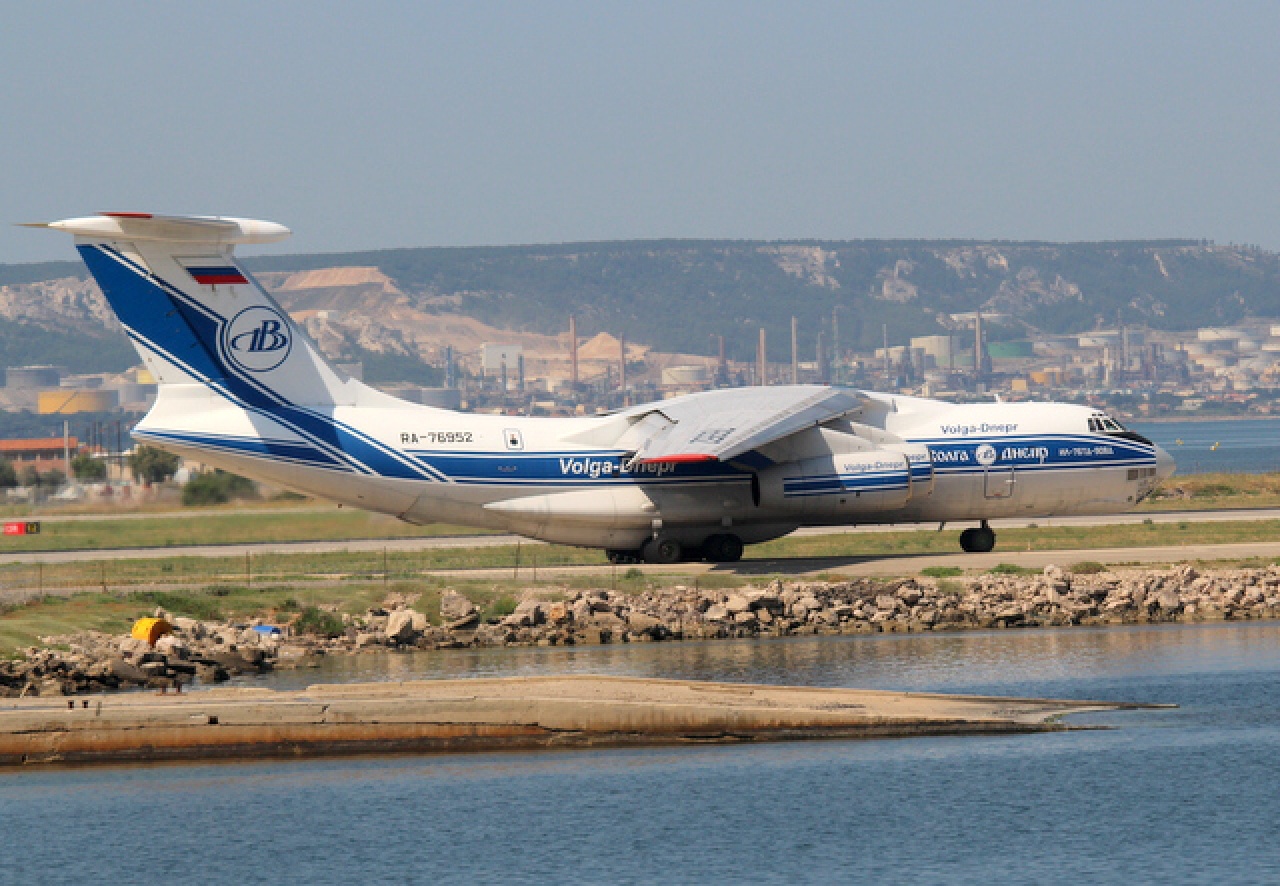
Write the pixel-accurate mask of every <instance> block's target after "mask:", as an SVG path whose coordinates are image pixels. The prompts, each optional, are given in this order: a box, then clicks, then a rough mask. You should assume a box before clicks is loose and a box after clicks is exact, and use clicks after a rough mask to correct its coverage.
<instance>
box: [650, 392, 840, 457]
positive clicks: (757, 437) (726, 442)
mask: <svg viewBox="0 0 1280 886" xmlns="http://www.w3.org/2000/svg"><path fill="white" fill-rule="evenodd" d="M861 408H862V398H861V397H860V396H859V395H858V394H856V393H854V392H852V391H842V390H837V389H835V388H829V387H824V386H819V385H789V386H787V387H777V388H729V389H724V390H718V391H707V392H704V393H701V394H692V395H690V396H688V397H680V398H676V399H674V400H665V401H663V403H662V409H661V416H662V418H663V419H664V420H663V421H656V420H655V421H650V417H651V416H653V415H656V414H658V413H657V411H656V410H655V411H654V412H651V413H648V414H647V415H645V416H644V417H643V418H641V419H640V421H638V422H637V424H636V426H635V427H639V426H641V425H645V429H646V430H647V431H649V432H650V433H648V434H647V435H644V436H643V439H635V440H634V443H635V456H634V461H635V463H636V464H650V463H655V462H676V463H687V462H700V461H728V460H730V459H732V458H735V457H736V456H739V455H742V454H744V453H747V452H750V451H751V450H753V449H756V448H757V447H760V446H764V445H765V444H767V443H772V442H773V441H775V440H779V439H781V438H783V437H787V436H790V435H791V434H794V433H796V432H797V431H802V430H804V429H805V428H809V427H812V426H814V425H818V424H822V423H823V422H826V421H830V420H832V419H835V418H839V417H841V416H844V415H848V414H850V413H852V412H856V411H858V410H859V409H861Z"/></svg>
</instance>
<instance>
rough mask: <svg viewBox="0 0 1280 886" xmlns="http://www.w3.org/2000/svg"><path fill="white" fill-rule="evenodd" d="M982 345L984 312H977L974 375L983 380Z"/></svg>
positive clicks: (974, 321) (974, 333) (974, 340)
mask: <svg viewBox="0 0 1280 886" xmlns="http://www.w3.org/2000/svg"><path fill="white" fill-rule="evenodd" d="M984 350H985V348H983V347H982V314H980V313H979V314H977V315H976V316H975V317H974V320H973V377H974V379H975V380H977V381H982V370H983V368H984V367H983V365H982V364H983V362H984V361H983V356H984V354H983V351H984Z"/></svg>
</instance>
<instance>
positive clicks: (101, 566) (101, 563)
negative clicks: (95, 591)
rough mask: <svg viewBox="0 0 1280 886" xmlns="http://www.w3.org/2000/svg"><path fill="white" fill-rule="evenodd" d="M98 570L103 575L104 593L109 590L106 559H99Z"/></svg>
mask: <svg viewBox="0 0 1280 886" xmlns="http://www.w3.org/2000/svg"><path fill="white" fill-rule="evenodd" d="M98 571H99V572H100V573H101V575H102V593H104V594H105V593H106V592H107V561H106V560H99V561H98Z"/></svg>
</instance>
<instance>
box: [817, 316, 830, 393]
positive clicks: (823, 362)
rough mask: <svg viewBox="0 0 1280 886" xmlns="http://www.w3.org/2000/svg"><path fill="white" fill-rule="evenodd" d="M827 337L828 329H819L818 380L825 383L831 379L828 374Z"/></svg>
mask: <svg viewBox="0 0 1280 886" xmlns="http://www.w3.org/2000/svg"><path fill="white" fill-rule="evenodd" d="M826 339H827V333H826V331H825V330H822V329H819V330H818V351H817V354H816V355H815V356H816V357H817V358H818V381H820V382H822V383H823V384H824V385H825V384H827V383H828V382H829V381H830V377H829V376H828V375H827V353H826V352H827V348H826V343H827V342H826Z"/></svg>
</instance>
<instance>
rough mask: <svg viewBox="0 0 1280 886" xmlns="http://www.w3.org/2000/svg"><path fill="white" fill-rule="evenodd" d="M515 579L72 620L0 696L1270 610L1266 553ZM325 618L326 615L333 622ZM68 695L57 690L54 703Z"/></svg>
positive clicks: (1278, 579) (8, 667)
mask: <svg viewBox="0 0 1280 886" xmlns="http://www.w3.org/2000/svg"><path fill="white" fill-rule="evenodd" d="M554 595H555V592H554V591H548V590H546V589H538V590H537V591H531V592H530V593H529V594H527V595H526V597H525V598H524V599H523V600H522V601H521V602H520V603H519V604H518V605H517V606H516V607H515V610H514V611H513V612H511V613H510V614H508V615H506V616H504V617H502V618H492V619H484V618H482V614H481V611H480V609H479V608H478V607H477V606H476V605H475V603H473V602H472V601H470V600H468V599H467V598H465V597H463V596H462V595H460V594H458V593H456V592H454V591H446V592H445V593H444V594H443V596H442V598H441V601H440V623H439V624H433V623H432V622H431V620H430V619H429V618H428V617H427V615H426V614H425V613H423V612H421V611H419V610H417V609H414V608H413V604H414V603H415V602H417V599H416V598H415V597H414V596H413V595H409V596H407V597H406V596H403V595H397V596H395V597H393V598H391V599H389V600H388V601H387V602H386V604H385V605H384V607H382V608H378V609H372V610H369V611H368V612H366V613H365V614H363V615H357V616H352V615H343V616H341V622H340V630H334V631H332V633H335V634H337V636H328V637H326V636H317V635H315V634H308V633H303V632H301V631H298V630H294V629H292V628H291V627H290V626H289V625H280V626H279V628H280V629H279V630H275V629H273V628H272V627H271V626H268V625H266V624H264V622H263V621H262V620H260V619H259V620H255V621H254V622H252V623H235V624H233V623H227V622H202V621H197V620H195V619H191V618H183V617H172V616H170V615H169V614H168V613H164V612H160V611H158V612H157V613H156V615H157V616H158V617H162V618H165V619H166V620H168V621H169V622H170V624H171V625H172V627H173V632H172V633H170V634H168V635H166V636H164V637H161V638H160V639H159V640H158V641H157V642H156V644H155V646H154V648H153V647H152V646H150V645H149V644H147V643H146V642H144V641H142V640H138V639H135V638H133V637H120V636H114V635H111V634H105V633H100V632H93V631H87V632H81V633H77V634H72V635H66V636H56V637H44V638H42V640H43V642H44V644H45V645H44V646H41V647H31V648H29V649H27V650H25V655H24V657H23V658H21V659H18V660H14V661H8V662H0V697H30V696H36V695H38V696H49V695H79V694H84V693H91V692H104V691H110V690H117V689H130V688H140V687H146V688H153V689H159V690H161V691H167V690H169V689H180V688H181V687H182V686H183V685H188V684H190V683H192V682H196V681H198V682H200V683H203V684H211V683H217V682H221V681H224V680H227V679H228V678H229V677H230V676H232V675H242V674H257V673H263V672H265V671H268V670H271V669H273V668H285V667H301V666H308V665H311V664H314V663H315V662H316V660H317V659H318V658H319V657H320V656H324V655H344V654H358V653H362V652H370V651H386V650H388V649H393V650H394V649H401V650H408V649H457V648H465V647H499V646H556V645H581V644H601V643H637V642H655V641H665V640H708V639H737V638H750V637H786V636H805V635H824V634H825V635H835V634H868V633H877V632H919V631H946V630H964V629H984V628H1031V627H1066V626H1071V625H1119V624H1148V623H1161V622H1207V621H1224V620H1233V621H1234V620H1251V619H1269V618H1278V617H1280V565H1278V566H1270V567H1267V568H1262V569H1215V570H1205V571H1199V570H1197V569H1195V568H1193V567H1192V566H1190V565H1187V564H1182V565H1179V566H1177V567H1175V568H1173V569H1164V570H1156V569H1132V570H1130V569H1125V570H1116V571H1097V572H1094V571H1089V572H1081V571H1076V572H1071V571H1067V570H1063V569H1060V568H1058V567H1056V566H1049V567H1046V568H1045V570H1044V572H1043V573H1038V574H1033V575H1025V574H1015V575H1007V574H998V573H986V574H982V575H975V576H970V577H966V578H955V579H947V578H942V579H934V578H928V577H915V578H906V579H901V580H897V581H889V582H885V581H878V580H874V579H857V580H851V581H844V582H812V581H800V582H783V581H781V580H778V581H774V582H773V583H772V584H771V585H768V586H766V587H755V588H739V589H733V590H709V589H698V588H696V587H694V588H691V587H684V586H676V587H672V588H667V589H661V590H652V591H648V592H644V593H640V594H623V593H619V592H616V591H610V590H588V591H573V592H567V593H563V594H562V598H561V599H552V597H553V596H554ZM334 621H335V625H336V624H337V617H336V616H335V618H334ZM69 703H71V702H69Z"/></svg>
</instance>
